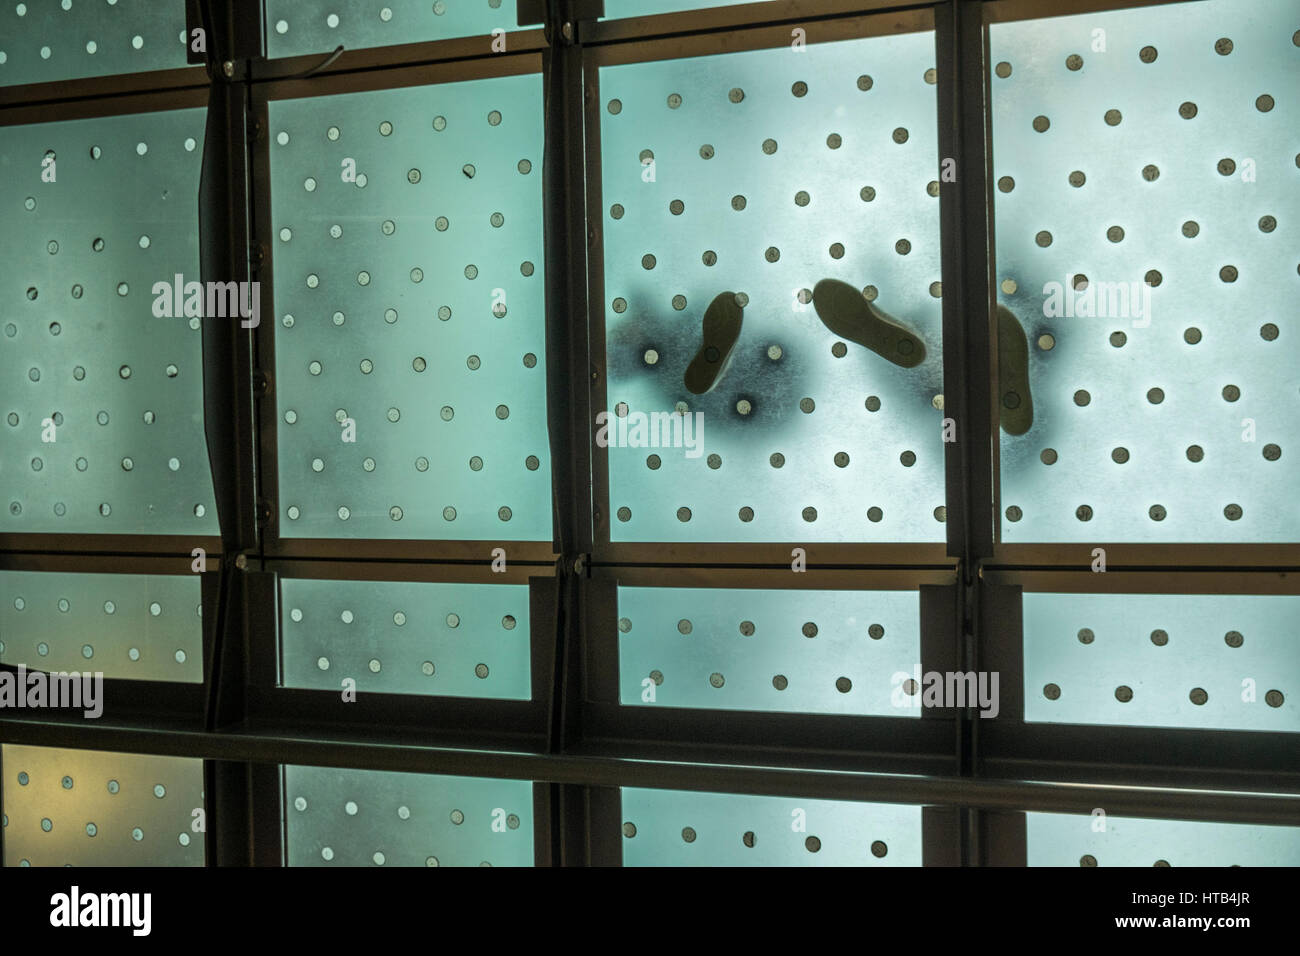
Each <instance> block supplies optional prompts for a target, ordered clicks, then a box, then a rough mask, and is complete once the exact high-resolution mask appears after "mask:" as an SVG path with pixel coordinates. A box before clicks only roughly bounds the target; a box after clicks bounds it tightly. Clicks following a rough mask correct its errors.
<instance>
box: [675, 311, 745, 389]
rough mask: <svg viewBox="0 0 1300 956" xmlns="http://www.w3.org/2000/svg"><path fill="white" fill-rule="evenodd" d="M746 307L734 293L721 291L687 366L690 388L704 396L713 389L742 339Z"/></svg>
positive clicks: (708, 312) (706, 314)
mask: <svg viewBox="0 0 1300 956" xmlns="http://www.w3.org/2000/svg"><path fill="white" fill-rule="evenodd" d="M744 311H745V310H744V309H742V308H741V307H740V305H739V304H737V302H736V294H735V293H734V292H719V293H718V294H717V296H715V297H714V299H713V301H712V302H710V303H709V307H708V308H707V309H705V310H704V321H703V323H702V325H703V327H704V341H703V344H701V345H700V350H699V351H698V352H696V353H695V358H693V359H691V364H690V365H688V366H687V367H686V388H687V389H688V390H689V391H691V392H693V393H694V394H696V395H703V394H704V393H705V392H707V391H708V390H709V389H711V388H713V386H714V385H715V384H717V381H718V379H719V378H721V377H722V370H723V369H724V368H726V365H727V359H728V358H729V357H730V356H731V350H732V349H733V348H735V347H736V341H737V340H738V339H739V338H740V326H741V323H742V321H743V317H744Z"/></svg>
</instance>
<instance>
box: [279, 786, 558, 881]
mask: <svg viewBox="0 0 1300 956" xmlns="http://www.w3.org/2000/svg"><path fill="white" fill-rule="evenodd" d="M284 794H285V803H284V815H285V855H286V859H287V862H288V865H289V866H532V865H533V862H534V854H533V785H532V783H531V782H529V781H527V780H488V779H479V778H476V777H448V776H439V775H436V774H419V773H397V772H388V771H379V770H335V769H332V768H328V767H300V766H286V767H285V768H284Z"/></svg>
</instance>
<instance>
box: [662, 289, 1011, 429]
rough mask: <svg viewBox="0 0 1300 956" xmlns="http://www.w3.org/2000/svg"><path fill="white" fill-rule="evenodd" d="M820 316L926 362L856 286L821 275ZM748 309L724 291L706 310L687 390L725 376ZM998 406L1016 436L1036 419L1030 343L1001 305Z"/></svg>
mask: <svg viewBox="0 0 1300 956" xmlns="http://www.w3.org/2000/svg"><path fill="white" fill-rule="evenodd" d="M812 303H813V307H814V308H815V309H816V310H817V317H818V318H820V319H821V320H822V324H823V325H824V326H826V328H828V329H830V331H831V332H832V333H834V334H835V335H836V336H838V337H839V338H842V339H848V340H849V341H850V342H856V343H857V344H858V345H861V346H863V347H865V348H868V349H870V350H871V351H873V352H875V353H876V354H877V355H879V356H880V357H881V358H883V359H886V360H887V361H890V362H893V363H894V364H895V365H897V366H900V367H901V368H915V367H916V366H918V365H920V364H921V363H922V362H924V361H925V343H924V342H922V341H921V339H920V338H919V337H918V336H917V335H916V334H915V333H913V332H912V331H910V330H909V329H907V328H906V327H905V326H904V325H903V324H902V323H901V322H899V321H898V320H897V319H895V318H893V317H892V316H890V315H888V314H887V313H885V312H883V311H881V310H880V309H878V308H876V306H875V305H873V304H872V303H870V302H868V301H867V300H866V299H865V298H864V297H863V295H862V293H861V292H859V291H858V290H857V289H855V288H854V287H853V286H851V285H849V284H848V283H847V282H841V281H840V280H839V279H822V280H821V281H820V282H818V283H817V285H816V286H814V287H813V294H812ZM744 311H745V310H744V308H743V307H742V306H741V305H740V304H739V303H738V302H737V301H736V296H735V293H732V292H720V293H718V295H717V296H716V297H715V298H714V300H713V301H712V302H711V303H709V307H708V308H707V309H705V310H704V321H703V342H702V343H701V344H700V349H699V351H698V352H696V353H695V357H694V358H693V359H691V363H690V364H689V365H688V366H687V367H686V375H685V384H686V388H687V389H688V390H689V391H691V392H693V393H694V394H696V395H703V394H704V393H705V392H707V391H709V390H710V389H711V388H713V386H714V385H716V384H717V383H718V381H719V380H720V379H721V378H722V373H723V371H724V370H725V369H726V367H727V359H728V358H730V357H731V352H732V350H733V349H734V348H735V347H736V343H737V342H738V341H739V340H740V330H741V327H742V325H743V324H744ZM997 337H998V398H999V401H998V408H999V413H1000V414H999V418H1000V424H1001V426H1002V428H1003V430H1004V431H1006V432H1007V433H1008V434H1011V435H1023V434H1024V433H1025V432H1027V431H1028V430H1029V426H1030V425H1031V424H1032V423H1033V418H1034V412H1033V401H1032V399H1031V398H1030V394H1029V343H1028V341H1027V340H1026V338H1025V331H1024V329H1023V328H1022V327H1021V325H1020V322H1019V321H1018V320H1017V319H1016V317H1015V316H1014V315H1012V314H1011V312H1010V311H1009V310H1008V309H1007V308H1006V307H1005V306H1002V305H999V306H998V330H997Z"/></svg>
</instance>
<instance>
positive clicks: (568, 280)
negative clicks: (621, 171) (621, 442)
mask: <svg viewBox="0 0 1300 956" xmlns="http://www.w3.org/2000/svg"><path fill="white" fill-rule="evenodd" d="M546 7H547V9H546V24H545V32H546V38H547V42H548V44H549V47H548V49H547V50H546V52H545V53H544V54H543V56H542V82H543V90H544V107H543V108H544V111H545V148H544V153H543V161H542V171H543V229H544V234H545V255H546V399H547V402H546V404H547V427H548V431H549V435H550V449H551V486H552V501H553V503H554V511H553V513H554V531H553V540H554V548H555V551H556V553H557V554H559V555H560V558H559V563H558V566H557V569H556V575H557V581H556V583H557V591H558V595H559V600H558V601H557V606H556V614H555V619H554V621H553V626H554V627H555V659H554V668H553V671H552V675H551V679H552V686H551V704H552V710H551V721H550V726H549V729H548V734H547V749H548V751H549V752H550V753H563V752H565V751H566V750H567V749H568V748H569V746H570V745H571V744H572V743H574V742H575V741H576V740H577V739H578V737H579V736H580V732H581V731H580V725H579V720H580V716H581V699H580V695H581V693H582V668H583V660H582V656H581V652H580V649H581V642H580V631H579V628H580V623H581V622H580V615H581V613H582V610H581V603H580V597H579V590H578V582H577V576H578V575H580V574H582V573H584V567H583V557H582V556H584V555H589V554H590V553H591V550H592V544H591V525H592V514H591V513H592V505H591V447H590V442H589V440H588V436H589V434H590V428H589V427H588V424H587V423H588V421H589V420H590V404H591V398H590V377H591V371H590V366H591V362H590V355H589V343H588V334H587V255H586V253H587V211H586V192H585V181H586V169H585V165H584V150H583V143H584V138H585V134H584V129H583V95H584V92H583V53H582V47H581V45H579V43H578V31H577V30H576V29H575V28H574V24H573V19H572V15H573V12H574V11H573V9H572V5H571V4H570V3H569V2H568V0H550V2H548V3H547V5H546ZM579 793H580V790H578V789H577V788H570V787H562V786H551V788H550V794H549V796H550V799H549V801H548V803H549V807H548V809H547V812H548V820H547V821H546V822H547V823H548V825H549V826H550V827H551V840H550V846H551V851H552V852H551V853H550V859H549V862H550V863H551V865H555V866H559V865H565V864H566V863H567V864H571V863H572V861H573V860H574V858H575V855H579V854H580V856H581V857H583V858H585V852H581V853H580V848H582V847H584V846H585V844H586V840H587V834H586V827H587V824H586V820H587V815H586V813H585V812H583V810H582V801H580V800H578V799H577V797H578V794H579Z"/></svg>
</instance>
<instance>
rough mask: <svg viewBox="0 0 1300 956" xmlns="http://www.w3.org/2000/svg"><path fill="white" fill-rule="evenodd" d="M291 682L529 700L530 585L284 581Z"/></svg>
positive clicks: (286, 677) (284, 651) (285, 653)
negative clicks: (349, 680)
mask: <svg viewBox="0 0 1300 956" xmlns="http://www.w3.org/2000/svg"><path fill="white" fill-rule="evenodd" d="M280 608H281V609H280V626H281V631H280V633H281V634H282V635H283V646H282V648H281V661H282V662H283V665H282V666H283V668H284V673H283V678H282V680H283V684H284V686H286V687H308V688H313V689H317V690H332V691H338V690H339V688H340V686H341V681H342V680H343V679H344V678H348V677H350V678H352V679H353V680H355V681H356V689H357V691H358V692H373V693H382V694H429V695H437V696H440V697H487V698H492V699H506V700H528V699H530V698H531V696H532V686H531V679H532V676H531V648H530V645H529V606H528V587H527V585H522V584H518V585H512V584H431V583H426V582H419V581H328V580H319V579H307V578H281V579H280Z"/></svg>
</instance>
